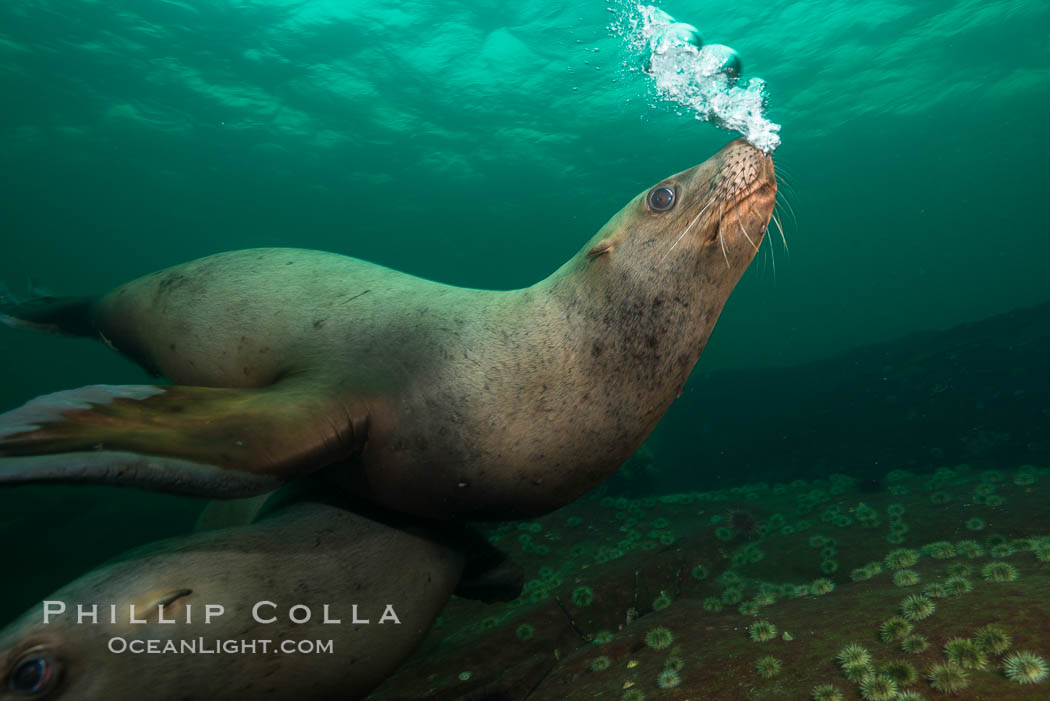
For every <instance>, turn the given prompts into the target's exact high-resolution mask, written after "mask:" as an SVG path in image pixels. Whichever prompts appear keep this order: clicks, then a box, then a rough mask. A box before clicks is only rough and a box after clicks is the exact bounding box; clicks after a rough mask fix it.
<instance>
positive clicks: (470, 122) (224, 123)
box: [0, 0, 1050, 621]
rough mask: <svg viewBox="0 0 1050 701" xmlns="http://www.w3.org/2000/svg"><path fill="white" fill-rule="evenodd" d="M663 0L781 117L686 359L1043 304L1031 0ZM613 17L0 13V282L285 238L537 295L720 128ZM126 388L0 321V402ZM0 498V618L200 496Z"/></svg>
mask: <svg viewBox="0 0 1050 701" xmlns="http://www.w3.org/2000/svg"><path fill="white" fill-rule="evenodd" d="M662 7H664V9H666V10H667V11H669V12H671V13H672V14H673V15H675V16H676V17H678V18H680V19H682V20H683V21H688V22H691V23H693V24H696V25H698V26H699V27H700V28H701V30H702V31H703V32H704V34H705V37H709V38H710V39H711V40H713V41H718V42H721V43H726V44H730V45H732V46H733V47H734V48H736V49H737V50H738V51H739V52H740V54H741V55H742V56H743V60H744V72H745V75H759V76H761V77H762V78H763V79H764V80H765V81H766V83H767V86H768V89H769V97H770V100H769V116H770V118H771V119H773V120H775V121H776V122H778V123H780V124H782V125H783V129H782V131H781V135H782V138H783V145H782V146H781V148H780V149H779V150H778V151H777V153H776V154H775V160H776V163H777V168H778V171H779V172H780V173H781V174H782V175H783V176H785V178H786V181H787V183H788V184H785V185H782V188H781V192H782V201H783V200H786V203H783V204H782V206H781V209H780V211H781V215H782V217H783V220H784V224H785V230H786V231H785V234H786V239H787V248H785V247H784V245H783V244H782V243H781V242H780V241H779V240H776V238H778V237H767V241H766V242H765V243H764V244H763V246H762V250H761V251H760V253H759V255H758V256H757V257H756V260H755V262H754V263H753V264H752V266H751V268H750V269H749V271H748V272H747V274H746V275H745V276H744V279H743V280H742V281H741V283H740V285H739V286H738V288H737V290H736V291H735V292H734V293H733V296H732V297H731V299H730V301H729V303H728V305H727V307H726V310H725V312H724V314H723V317H722V319H721V320H720V321H719V324H718V328H717V330H716V332H715V334H714V336H713V338H712V340H711V342H710V344H709V345H708V347H707V349H706V350H705V352H704V355H703V357H702V358H701V361H700V365H699V367H700V368H701V369H702V371H703V372H714V371H718V370H724V369H731V368H736V369H751V368H770V367H780V366H788V365H796V364H799V363H805V362H809V361H813V360H816V359H821V358H825V357H828V356H831V355H834V354H836V353H839V352H842V351H845V350H848V349H851V348H855V347H858V346H864V345H868V344H872V343H876V342H881V341H886V340H889V339H894V338H897V337H900V336H902V335H904V334H907V333H911V332H916V331H925V330H937V329H944V328H947V327H950V326H953V325H955V324H957V323H960V322H964V321H972V320H978V319H982V318H985V317H987V316H990V315H993V314H998V313H1002V312H1007V311H1009V310H1012V309H1015V308H1017V307H1022V306H1027V305H1032V304H1036V303H1040V302H1045V301H1047V300H1050V283H1048V281H1047V272H1046V269H1047V263H1046V261H1047V260H1048V259H1050V235H1048V234H1050V230H1048V226H1047V224H1046V215H1045V200H1046V192H1047V186H1046V157H1047V155H1048V149H1047V134H1046V130H1047V126H1046V125H1047V124H1050V43H1048V40H1047V37H1048V36H1050V5H1047V3H1045V2H1035V1H1028V2H1016V1H1006V0H999V1H983V2H982V1H976V0H974V1H965V0H959V1H956V2H947V1H944V0H930V1H927V2H922V3H905V2H890V1H884V2H872V3H852V2H845V0H837V1H828V0H807V1H804V2H775V3H769V2H754V1H753V0H744V1H743V2H736V3H710V2H695V1H693V2H691V1H689V0H681V1H680V2H676V3H673V4H670V3H668V4H663V5H662ZM626 10H627V5H624V4H618V3H610V2H597V1H592V2H579V1H578V0H571V1H570V2H540V1H537V0H524V1H520V2H489V1H484V0H483V1H473V0H472V1H471V2H468V3H452V2H411V3H386V4H382V3H370V2H369V3H366V2H358V1H352V2H351V1H347V2H335V1H332V2H320V1H307V2H291V1H287V2H280V1H274V2H232V1H230V2H227V1H223V0H208V1H204V0H200V1H196V0H186V1H185V2H174V1H170V2H169V1H163V0H134V1H129V0H107V1H105V2H96V1H89V0H63V1H59V0H10V1H9V2H5V3H3V4H0V96H2V98H0V99H2V109H0V163H2V164H3V167H2V171H0V179H2V183H0V231H2V232H3V233H2V236H3V238H2V241H0V279H2V280H6V281H7V283H8V284H9V285H10V287H11V288H12V289H13V290H14V291H15V292H16V293H18V292H21V291H22V290H23V289H24V286H25V281H26V280H27V279H32V280H33V281H35V282H36V283H37V284H39V285H40V286H42V287H43V288H46V289H48V290H51V291H54V292H57V293H61V294H90V293H95V292H99V291H102V290H106V289H108V288H110V287H112V286H114V285H116V284H119V283H121V282H124V281H126V280H128V279H131V278H134V277H137V276H139V275H141V274H144V273H147V272H150V271H153V270H156V269H158V268H161V267H164V266H168V265H173V264H176V263H179V262H182V261H185V260H189V259H192V258H195V257H198V256H202V255H206V254H210V253H213V252H217V251H222V250H230V249H237V248H245V247H255V246H295V247H305V248H319V249H325V250H330V251H335V252H338V253H344V254H347V255H352V256H355V257H359V258H364V259H367V260H370V261H374V262H377V263H380V264H383V265H386V266H390V267H393V268H396V269H399V270H403V271H405V272H409V273H412V274H415V275H419V276H423V277H427V278H432V279H435V280H440V281H442V282H447V283H452V284H457V285H463V286H473V287H486V288H512V287H518V286H524V285H528V284H531V283H532V282H535V281H536V280H538V279H540V278H542V277H545V276H546V275H548V274H549V273H550V272H551V271H552V270H554V269H555V268H556V267H557V266H559V265H560V264H561V263H562V262H564V261H565V260H566V259H567V258H568V257H569V256H570V255H572V254H573V253H575V252H576V251H577V250H578V249H579V247H580V246H581V245H582V244H583V242H584V241H586V240H587V239H588V238H589V237H590V236H591V235H592V234H593V233H594V232H595V231H596V230H597V229H598V228H599V227H600V226H601V225H602V224H603V223H604V222H605V221H606V219H607V218H608V217H609V216H611V215H612V214H613V213H615V212H616V211H618V210H619V209H620V207H622V206H623V204H624V203H625V202H626V201H627V200H628V199H629V198H630V197H632V196H633V195H634V194H636V193H637V192H639V191H642V190H644V189H646V188H648V187H649V186H650V185H652V184H653V183H654V182H656V181H658V180H660V179H661V178H663V177H665V176H667V175H669V174H672V173H675V172H677V171H679V170H682V169H684V168H688V167H690V166H692V165H695V164H696V163H699V162H701V161H703V160H705V159H706V158H708V157H709V156H710V155H711V154H713V153H714V152H715V151H716V150H717V149H719V148H720V147H721V146H722V145H724V144H725V143H726V142H727V141H728V140H729V139H730V138H732V136H733V135H731V134H727V133H725V132H721V131H719V130H717V129H716V128H714V127H712V126H711V125H708V124H703V123H700V122H697V121H695V120H694V119H692V117H691V116H690V115H689V114H685V113H679V112H676V111H675V110H674V109H672V108H670V107H668V106H666V105H663V104H659V103H658V102H657V100H655V98H654V96H653V95H652V93H651V92H650V91H651V88H650V85H649V82H648V80H647V78H646V76H645V75H644V74H643V73H641V72H639V71H637V70H628V69H626V68H625V67H624V63H625V62H627V63H629V64H630V63H631V58H630V57H629V56H627V55H626V54H625V53H624V51H623V49H622V42H621V39H620V38H619V37H617V36H615V35H614V34H613V33H612V32H611V31H610V29H609V25H610V23H612V22H615V20H616V19H617V17H618V16H620V15H621V14H622V13H623V12H625V11H626ZM631 65H632V66H633V64H631ZM143 381H145V375H144V374H143V373H142V372H141V371H140V370H138V369H137V368H135V367H134V366H133V365H132V364H130V363H128V362H126V361H125V360H123V359H121V358H119V357H117V356H116V355H115V354H112V353H111V352H110V351H108V350H107V349H106V348H105V347H103V346H102V345H101V344H96V343H91V342H87V341H82V340H72V339H64V338H56V337H52V336H47V335H44V334H33V333H29V332H25V331H15V330H12V329H8V328H5V327H0V409H7V408H11V407H14V406H16V405H18V404H20V403H22V402H24V401H26V400H28V399H29V398H31V397H33V396H36V395H38V394H41V393H44V392H48V391H53V390H57V389H61V388H67V387H76V386H80V385H84V384H91V383H98V382H109V383H122V382H127V383H136V382H143ZM671 411H672V415H674V412H675V411H684V410H682V409H679V408H677V407H675V408H672V410H671ZM675 416H676V420H677V421H679V422H680V423H682V424H686V423H690V422H691V421H692V417H691V416H682V415H681V414H679V415H675ZM701 418H702V417H697V419H696V421H697V422H699V421H700V419H701ZM661 440H662V442H663V443H664V444H667V443H668V442H669V441H673V440H675V439H674V438H673V437H671V438H669V437H668V436H666V435H663V436H662V437H661ZM679 440H683V441H686V440H689V441H692V440H694V437H693V436H682V437H681V438H680V439H679ZM1022 460H1023V458H1022V457H1019V458H1018V461H1019V462H1020V461H1022ZM739 479H740V480H741V481H746V480H747V475H746V474H740V475H739ZM0 498H2V499H3V501H2V502H0V503H2V504H4V505H5V507H4V508H5V514H6V515H5V516H4V517H3V518H2V520H0V524H3V525H4V528H5V531H4V536H5V542H6V544H7V547H8V549H9V550H12V549H13V550H15V551H17V554H15V555H14V556H13V557H12V560H11V562H10V563H9V564H13V565H15V567H16V571H21V572H22V574H21V575H20V576H19V578H18V580H17V582H13V581H11V580H10V579H9V582H8V584H9V585H10V586H8V587H6V588H7V589H9V590H10V595H9V597H8V600H7V601H6V602H5V605H4V606H3V607H2V611H3V613H4V616H3V619H4V621H6V620H8V619H9V618H10V617H11V616H12V615H13V614H14V613H16V612H17V611H20V610H21V609H23V608H24V607H25V606H27V605H28V604H29V603H30V602H32V601H34V600H36V599H38V598H39V597H40V596H42V595H43V594H45V593H46V592H47V591H48V590H49V589H50V588H53V587H54V586H55V585H56V584H58V583H61V582H62V581H65V580H67V579H69V578H71V577H72V576H74V575H76V574H77V573H79V572H83V571H85V570H86V569H88V568H89V567H90V566H91V564H92V563H94V562H97V561H98V559H100V558H101V557H103V556H106V555H109V554H112V552H115V551H118V550H120V549H122V548H123V547H126V546H127V545H130V544H132V543H135V542H142V541H144V540H149V539H151V538H154V537H159V536H160V535H162V534H164V533H166V532H176V531H178V530H181V529H185V528H186V527H188V525H189V524H190V523H192V518H193V515H194V511H195V509H196V505H195V504H193V503H187V502H182V501H179V500H174V499H169V498H166V497H159V496H141V495H138V494H136V493H134V492H124V493H121V494H120V495H119V496H117V495H114V494H113V493H112V491H111V490H106V489H103V488H95V489H91V490H74V489H66V488H53V489H45V488H36V487H34V488H32V489H28V488H27V489H24V490H20V491H19V492H18V495H17V496H8V495H0ZM30 505H31V506H30ZM129 520H130V521H131V522H132V523H131V524H130V525H129V523H128V521H129ZM91 528H94V529H95V530H94V531H92V530H91ZM74 534H85V535H84V536H82V537H80V538H78V537H75V535H74ZM85 537H86V538H87V539H86V540H85V539H84V538H85ZM30 543H34V544H33V545H30Z"/></svg>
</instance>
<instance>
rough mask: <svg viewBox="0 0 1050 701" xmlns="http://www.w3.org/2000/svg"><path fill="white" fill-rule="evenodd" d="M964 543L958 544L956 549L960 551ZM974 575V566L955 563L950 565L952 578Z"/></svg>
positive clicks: (949, 574)
mask: <svg viewBox="0 0 1050 701" xmlns="http://www.w3.org/2000/svg"><path fill="white" fill-rule="evenodd" d="M960 545H962V543H956V544H955V549H956V550H958V549H959V546H960ZM971 574H973V566H972V565H967V564H966V563H965V562H953V563H952V564H950V565H948V576H950V577H969V576H970V575H971Z"/></svg>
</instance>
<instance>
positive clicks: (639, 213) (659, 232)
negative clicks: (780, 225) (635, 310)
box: [584, 139, 777, 282]
mask: <svg viewBox="0 0 1050 701" xmlns="http://www.w3.org/2000/svg"><path fill="white" fill-rule="evenodd" d="M776 196H777V181H776V176H775V171H774V167H773V159H772V158H771V157H770V156H768V155H766V154H765V153H763V152H762V151H760V150H759V149H757V148H755V147H754V146H752V145H751V144H749V143H747V141H745V140H744V139H736V140H734V141H731V142H730V143H729V144H727V145H726V146H725V147H724V148H722V149H721V150H720V151H719V152H718V153H716V154H715V155H714V156H712V157H711V158H709V159H707V160H706V161H704V162H703V163H701V164H699V165H697V166H694V167H692V168H689V169H688V170H683V171H682V172H680V173H678V174H676V175H672V176H671V177H669V178H665V179H664V180H661V181H660V182H659V183H656V184H655V185H654V186H652V187H651V188H649V189H648V190H646V191H644V192H642V193H640V194H638V195H637V196H636V197H635V198H634V199H632V200H631V201H630V202H629V203H628V204H627V206H626V207H624V208H623V209H622V210H620V212H619V213H618V214H617V215H616V216H614V217H613V218H612V219H610V220H609V222H608V223H607V224H606V225H605V226H604V227H603V228H602V230H601V231H600V232H598V234H597V236H596V237H595V239H592V241H591V243H590V244H589V245H588V247H586V248H585V249H584V250H585V251H586V254H585V255H586V258H587V259H588V260H590V261H592V262H594V263H599V264H601V265H610V266H617V265H621V266H628V267H629V268H632V269H636V270H638V271H639V272H640V271H642V270H645V271H647V272H648V271H651V270H653V269H657V270H665V271H680V272H692V271H695V270H700V269H706V270H709V271H710V269H711V266H715V265H718V266H720V268H721V270H722V271H726V270H728V271H730V275H728V276H726V275H720V277H723V278H726V277H728V278H730V279H731V280H732V281H733V282H735V280H736V279H737V278H738V277H739V275H740V274H742V273H743V271H744V269H745V268H747V266H748V264H749V263H750V262H751V260H752V258H753V257H754V255H755V252H756V251H758V247H759V245H760V244H761V243H762V239H763V238H764V236H765V233H766V228H767V226H768V224H769V221H770V218H771V217H772V215H773V208H774V206H775V204H776ZM734 272H735V273H736V274H735V275H733V274H732V273H734ZM645 277H649V276H648V275H645Z"/></svg>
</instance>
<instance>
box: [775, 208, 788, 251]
mask: <svg viewBox="0 0 1050 701" xmlns="http://www.w3.org/2000/svg"><path fill="white" fill-rule="evenodd" d="M771 218H772V220H773V223H774V224H776V225H777V229H778V230H779V231H780V241H781V242H782V243H783V244H784V250H785V251H787V250H788V242H787V236H785V235H784V225H783V224H781V222H780V217H779V216H778V215H777V212H776V210H775V209H774V210H773V215H772V217H771Z"/></svg>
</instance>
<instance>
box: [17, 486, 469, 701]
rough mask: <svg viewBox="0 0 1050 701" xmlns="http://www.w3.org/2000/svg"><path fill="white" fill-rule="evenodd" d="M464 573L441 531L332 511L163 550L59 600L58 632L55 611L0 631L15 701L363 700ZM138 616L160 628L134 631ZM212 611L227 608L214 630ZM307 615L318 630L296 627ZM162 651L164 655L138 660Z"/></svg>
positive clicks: (110, 570) (60, 594) (298, 514)
mask: <svg viewBox="0 0 1050 701" xmlns="http://www.w3.org/2000/svg"><path fill="white" fill-rule="evenodd" d="M463 565H464V555H463V553H462V552H460V551H459V550H458V549H457V548H455V547H453V546H451V545H449V544H448V543H446V542H442V540H441V539H437V538H434V537H431V536H430V535H429V534H428V533H427V532H426V531H425V530H418V529H412V528H408V529H405V528H401V527H399V526H398V525H397V524H395V525H391V524H388V523H386V522H384V521H383V520H378V519H376V518H373V517H371V516H365V515H362V514H359V513H354V512H352V511H348V510H346V509H343V508H340V507H337V506H331V505H326V504H321V503H316V502H302V503H295V504H292V505H290V506H287V507H285V508H283V509H281V510H279V511H278V512H276V513H274V514H273V515H271V516H269V517H268V518H264V519H263V520H261V521H259V522H257V523H253V524H251V525H246V526H238V527H233V528H225V529H221V530H215V531H208V532H202V533H196V534H193V535H190V536H185V537H178V538H172V539H169V540H165V541H161V542H158V543H154V544H151V545H149V546H145V547H144V548H141V549H138V550H135V551H132V552H129V553H126V554H125V555H123V556H121V557H120V558H119V559H117V560H116V561H114V562H112V563H110V564H108V565H104V566H103V567H100V568H98V569H96V570H94V571H92V572H90V573H88V574H86V575H84V576H83V577H81V578H79V579H77V580H76V581H74V582H72V583H71V584H69V585H67V586H65V587H63V588H62V589H59V590H58V591H57V592H55V593H53V594H51V595H50V596H49V597H47V599H46V600H45V601H51V602H62V603H63V604H64V606H65V611H64V612H63V613H61V614H58V615H54V616H52V617H51V618H50V622H49V623H48V624H46V625H45V624H44V623H43V620H44V616H43V614H44V606H43V604H41V605H38V606H35V607H33V608H32V609H31V610H30V611H28V612H27V613H26V614H25V615H24V616H22V617H21V618H20V619H19V620H17V621H15V622H14V623H12V624H11V625H9V626H8V627H7V628H5V629H4V630H3V631H2V632H0V674H2V679H3V684H2V685H0V701H7V700H8V699H12V700H13V699H26V698H47V699H61V700H62V701H111V700H113V699H137V698H143V699H144V698H149V699H155V700H156V701H182V700H184V699H209V698H214V699H228V700H230V701H240V700H242V699H243V700H245V701H254V700H255V699H274V700H275V701H279V700H281V699H289V700H293V701H294V700H297V699H357V698H362V697H364V696H365V695H367V694H368V693H369V691H371V690H372V689H373V688H374V687H375V686H377V685H378V684H379V683H380V682H382V680H383V679H385V678H386V677H387V676H388V675H389V674H390V673H391V672H392V671H393V670H394V669H396V668H397V666H398V665H399V664H400V663H401V662H402V661H403V660H404V659H405V658H406V657H407V656H408V655H409V654H410V653H411V651H412V650H413V649H414V648H415V646H416V645H417V644H418V642H419V641H420V640H421V639H422V638H423V636H424V635H425V633H426V632H427V630H429V628H430V626H431V624H432V623H433V621H434V619H435V618H436V617H437V615H438V612H439V611H440V610H441V608H442V607H443V606H444V605H445V603H446V602H447V600H448V598H449V596H450V595H451V594H452V592H453V590H454V588H455V587H456V585H457V582H458V581H459V577H460V574H461V572H462V570H463ZM260 602H263V603H261V604H260ZM266 602H270V603H266ZM271 603H272V604H273V605H271ZM78 604H80V605H82V606H84V608H85V610H86V611H88V612H90V610H91V607H92V606H93V605H95V604H97V605H98V608H97V615H96V617H95V619H94V621H97V622H93V621H92V619H91V618H84V619H83V620H82V621H81V622H79V623H78V622H77V621H78V618H77V605H78ZM111 604H112V605H115V606H116V610H115V614H113V613H111V610H110V605H111ZM132 604H133V605H135V612H134V616H135V619H136V620H143V621H147V622H146V623H131V622H130V621H131V611H130V609H129V605H132ZM160 604H163V606H164V609H163V612H162V613H161V611H160V610H159V608H158V606H159V605H160ZM208 605H218V606H222V607H223V608H224V610H223V612H222V613H221V615H217V616H213V617H212V618H211V620H210V622H207V621H206V614H207V610H206V608H205V607H206V606H208ZM257 605H258V608H257V609H256V606H257ZM296 605H302V606H306V607H309V613H310V620H309V621H306V622H302V623H296V622H293V618H294V619H296V620H302V619H303V617H304V616H305V615H306V611H305V609H302V608H300V609H297V610H295V611H292V607H293V606H296ZM52 606H53V607H54V608H52V609H50V610H52V611H54V610H56V609H57V605H54V604H53V605H52ZM388 606H389V607H390V608H388ZM355 607H356V608H355ZM253 609H256V610H255V611H254V612H253ZM391 612H393V615H394V616H396V619H397V622H395V621H394V620H393V619H391V617H390V613H391ZM384 614H385V616H386V620H385V621H383V622H382V623H381V622H380V621H381V620H382V619H383V618H384ZM111 615H115V617H116V620H117V622H116V623H115V624H114V623H111V622H110V620H111V619H110V616H111ZM161 615H163V618H164V620H166V621H174V623H161V622H159V618H160V616H161ZM187 617H189V618H190V622H189V623H187V622H186V619H187ZM326 618H327V620H328V621H335V620H338V621H339V622H338V623H333V622H328V623H326V622H325V620H326ZM366 619H367V621H368V623H363V622H362V621H363V620H366ZM132 641H143V642H132ZM146 641H156V643H153V644H154V645H155V650H156V651H155V652H152V653H149V652H143V651H139V652H135V651H134V650H136V649H137V648H136V647H135V646H139V647H141V648H142V650H145V649H147V648H146V647H144V646H146V645H149V644H150V643H148V642H146ZM227 641H228V642H227ZM253 641H254V642H253ZM168 643H170V644H171V645H173V646H174V647H173V649H174V650H178V652H173V651H171V650H167V651H165V650H166V647H165V646H166V645H167V644H168ZM186 643H190V644H193V645H196V646H198V647H197V648H196V649H197V650H198V651H197V652H190V651H188V650H191V649H194V648H187V649H184V648H183V647H182V646H183V645H184V644H186ZM282 643H285V644H287V645H290V646H291V649H290V650H287V651H286V650H282V648H281V647H280V646H281V645H282ZM300 643H303V644H304V645H307V647H310V646H312V648H311V650H312V651H310V652H307V647H299V644H300ZM318 643H321V644H326V645H327V644H330V649H329V650H327V651H324V650H322V649H321V647H320V645H318ZM220 645H222V646H224V647H222V648H220V647H219V646H220ZM249 645H250V647H249ZM201 649H203V650H210V651H211V652H200V651H199V650H201ZM220 649H224V650H226V652H216V650H220ZM231 650H235V651H231ZM38 678H39V679H43V680H44V681H43V682H42V683H41V685H40V686H39V688H38V689H37V691H36V692H32V693H30V692H26V693H16V691H17V690H19V689H21V690H23V691H25V690H26V689H27V688H30V687H32V686H33V682H34V680H37V679H38Z"/></svg>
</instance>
